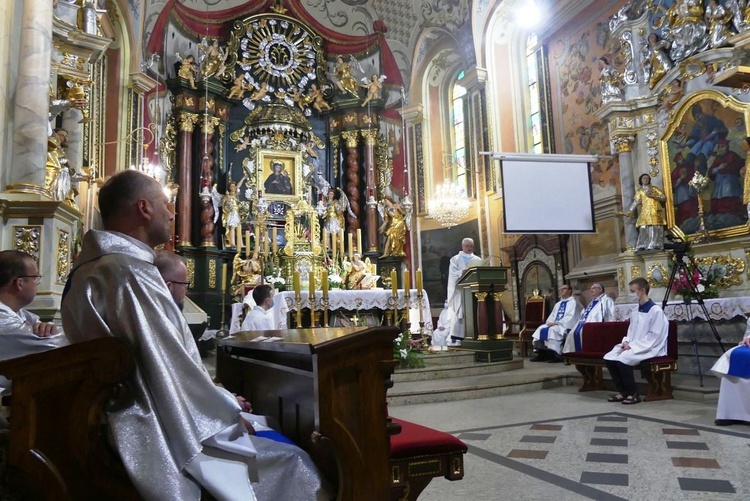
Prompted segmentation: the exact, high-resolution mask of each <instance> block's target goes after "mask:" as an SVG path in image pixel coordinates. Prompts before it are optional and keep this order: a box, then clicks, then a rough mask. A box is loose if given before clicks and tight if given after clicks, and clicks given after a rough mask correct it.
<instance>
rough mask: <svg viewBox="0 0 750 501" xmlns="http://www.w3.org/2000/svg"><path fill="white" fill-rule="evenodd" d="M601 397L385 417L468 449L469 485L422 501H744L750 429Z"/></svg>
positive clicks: (479, 404)
mask: <svg viewBox="0 0 750 501" xmlns="http://www.w3.org/2000/svg"><path fill="white" fill-rule="evenodd" d="M607 396H608V394H607V393H605V392H591V393H578V392H577V389H576V387H573V386H566V387H561V388H554V389H548V390H541V391H535V392H530V393H526V394H518V395H505V396H499V397H490V398H482V399H475V400H462V401H457V402H444V403H431V404H418V405H407V406H400V407H396V406H391V407H390V413H391V415H393V416H395V417H398V418H401V419H406V420H409V421H413V422H416V423H420V424H423V425H426V426H430V427H433V428H437V429H439V430H442V431H446V432H449V433H452V434H454V435H456V436H458V437H459V438H460V439H461V440H463V441H464V442H465V443H466V444H467V445H468V446H469V452H468V453H467V454H466V456H465V458H464V461H465V469H466V476H465V478H464V479H463V480H461V481H456V482H450V481H448V480H445V479H442V478H438V479H434V480H433V481H432V483H431V484H430V485H429V486H428V487H427V489H426V490H425V491H424V493H423V494H422V496H420V498H419V499H420V500H422V501H456V500H472V501H484V500H486V501H490V500H492V501H495V500H505V499H509V500H537V499H538V500H542V499H543V500H550V499H554V500H555V501H567V500H577V499H596V500H623V499H627V500H645V501H648V500H680V501H690V500H730V499H731V500H742V499H750V482H748V481H747V466H746V465H747V464H748V459H750V426H742V425H735V426H731V427H717V426H714V424H713V421H714V413H715V411H716V406H715V404H712V403H696V402H687V401H679V400H669V401H661V402H643V403H640V404H637V405H631V406H625V405H621V404H619V403H609V402H607V401H606V398H607Z"/></svg>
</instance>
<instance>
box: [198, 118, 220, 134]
mask: <svg viewBox="0 0 750 501" xmlns="http://www.w3.org/2000/svg"><path fill="white" fill-rule="evenodd" d="M219 123H221V120H219V118H218V117H212V116H209V115H203V117H201V134H213V133H214V132H215V131H216V126H217V125H219Z"/></svg>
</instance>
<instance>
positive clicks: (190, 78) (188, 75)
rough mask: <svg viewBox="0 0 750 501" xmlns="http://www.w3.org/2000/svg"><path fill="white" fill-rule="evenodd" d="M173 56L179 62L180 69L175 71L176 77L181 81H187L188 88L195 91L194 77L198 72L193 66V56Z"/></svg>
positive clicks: (178, 54) (177, 54)
mask: <svg viewBox="0 0 750 501" xmlns="http://www.w3.org/2000/svg"><path fill="white" fill-rule="evenodd" d="M175 55H176V56H177V59H179V60H180V69H179V70H177V76H178V77H180V78H182V79H183V80H187V82H188V83H189V84H190V88H191V89H195V88H196V87H195V77H196V75H198V72H199V71H200V70H199V69H198V66H197V65H196V64H195V56H193V55H192V54H188V55H187V56H185V57H184V58H183V57H182V56H180V53H179V52H176V53H175Z"/></svg>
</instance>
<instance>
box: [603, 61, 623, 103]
mask: <svg viewBox="0 0 750 501" xmlns="http://www.w3.org/2000/svg"><path fill="white" fill-rule="evenodd" d="M599 71H601V73H600V75H599V83H600V89H601V93H602V103H609V102H611V101H622V89H620V73H618V71H617V70H616V69H615V67H614V66H612V65H611V64H609V60H608V59H607V58H606V57H600V58H599Z"/></svg>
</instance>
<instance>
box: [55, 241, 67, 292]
mask: <svg viewBox="0 0 750 501" xmlns="http://www.w3.org/2000/svg"><path fill="white" fill-rule="evenodd" d="M69 273H70V234H69V233H68V232H67V231H65V230H58V231H57V276H56V279H57V283H60V284H62V283H65V280H66V279H67V278H68V274H69Z"/></svg>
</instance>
